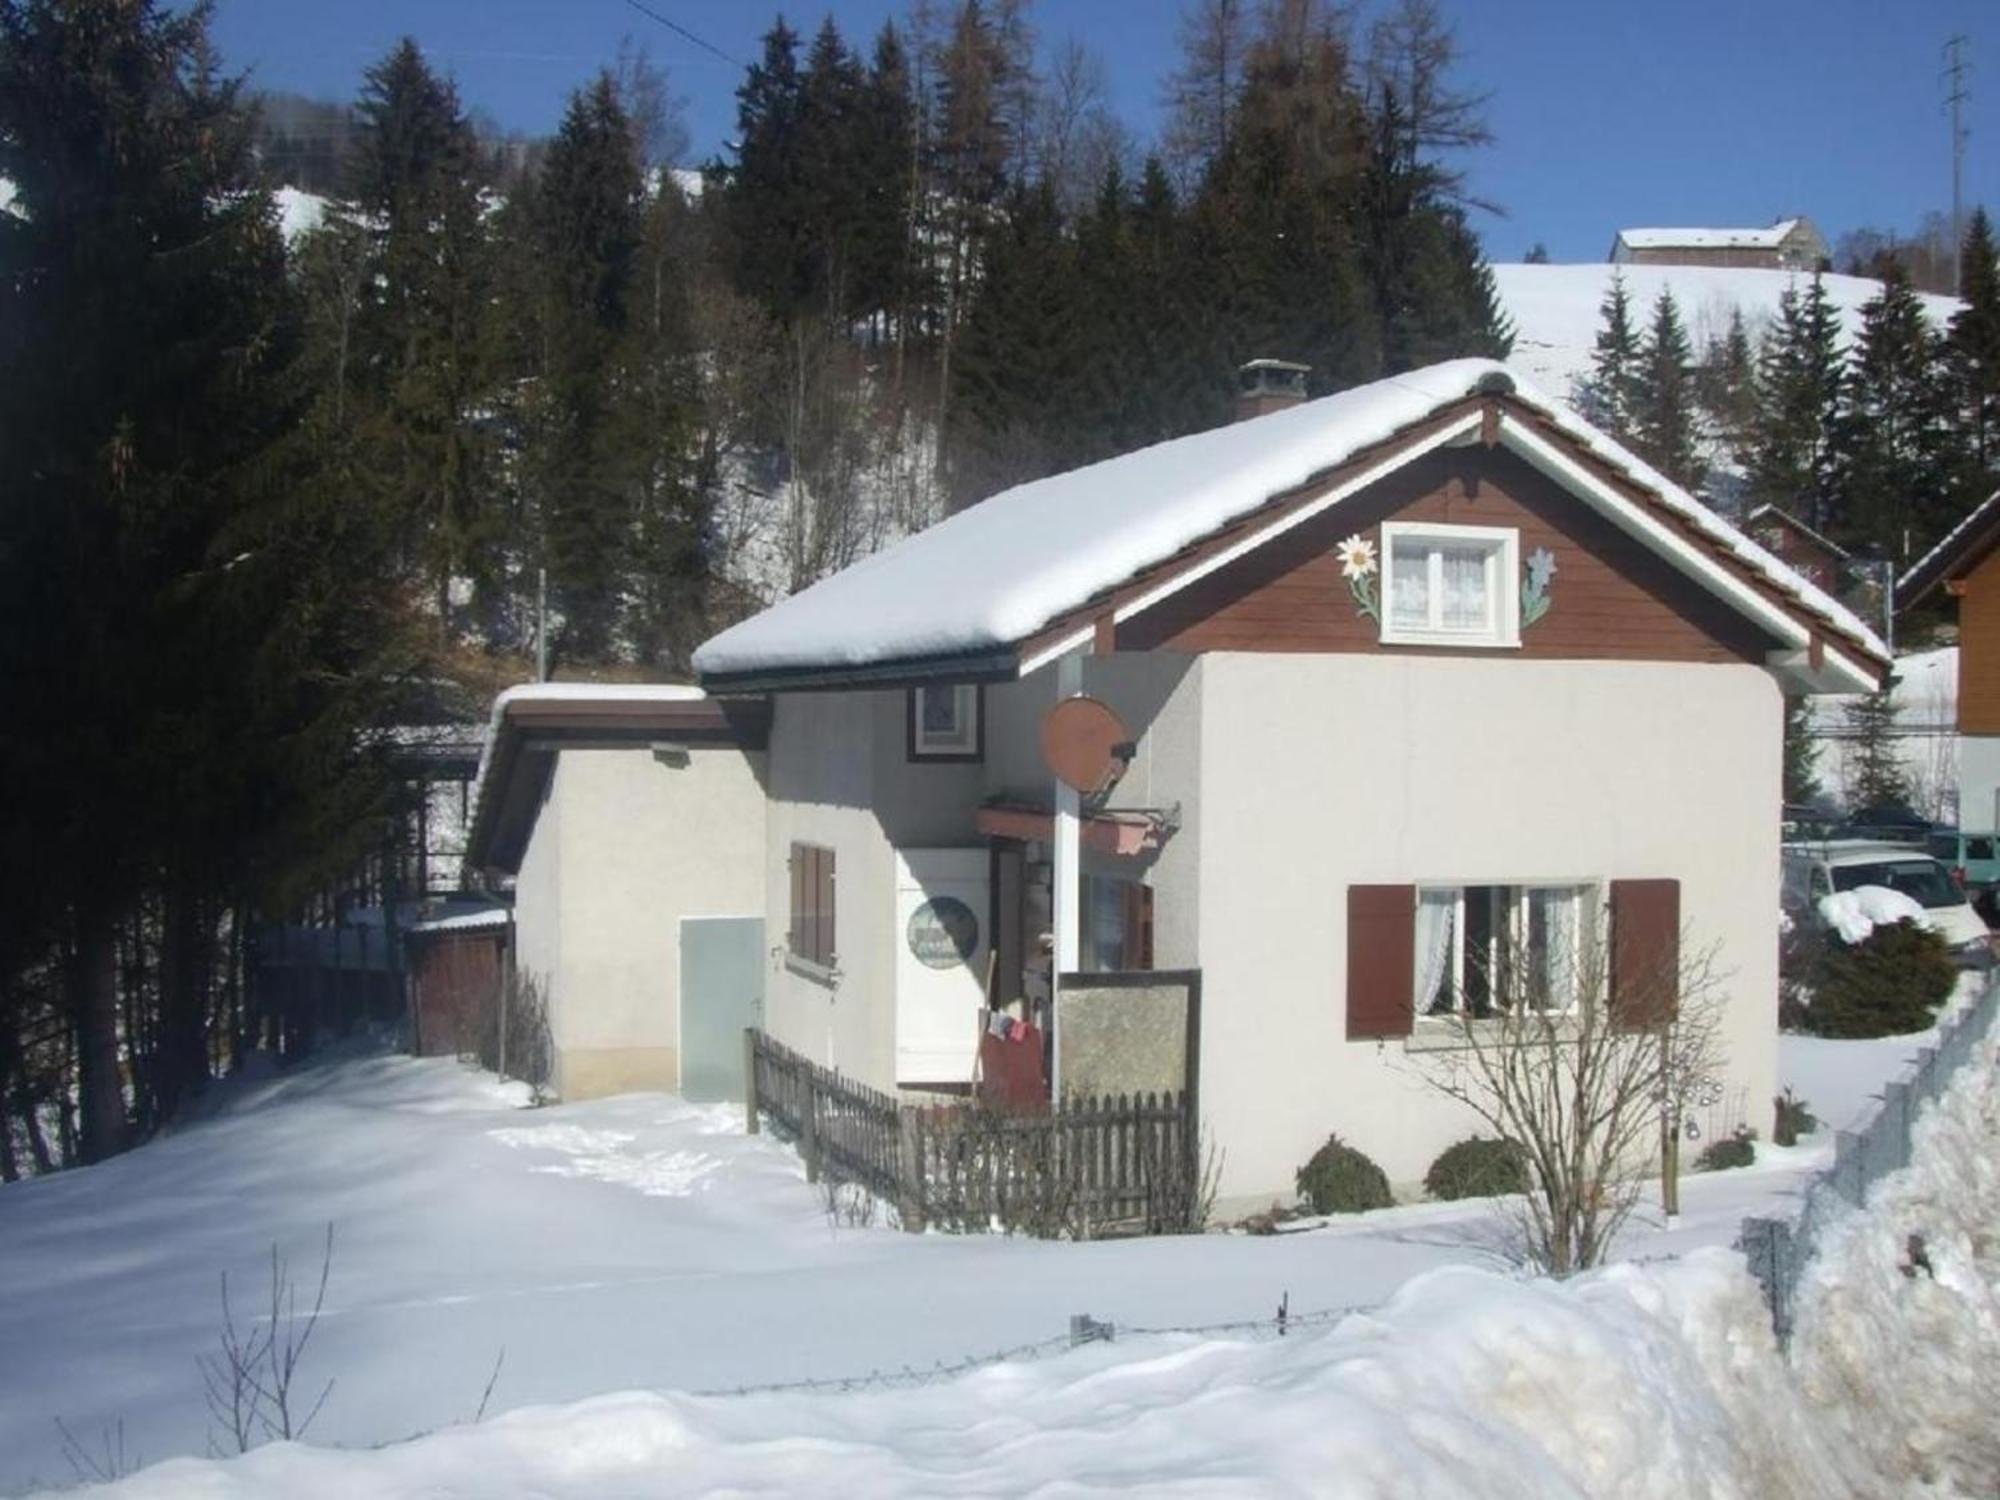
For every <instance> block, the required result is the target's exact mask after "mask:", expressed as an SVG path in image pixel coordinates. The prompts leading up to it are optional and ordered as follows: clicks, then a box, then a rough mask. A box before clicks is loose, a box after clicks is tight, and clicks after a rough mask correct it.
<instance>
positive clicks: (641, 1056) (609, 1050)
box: [466, 682, 770, 1099]
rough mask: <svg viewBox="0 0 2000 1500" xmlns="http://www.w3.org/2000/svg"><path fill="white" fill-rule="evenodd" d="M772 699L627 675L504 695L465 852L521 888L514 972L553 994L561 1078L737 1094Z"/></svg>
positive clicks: (756, 962)
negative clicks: (626, 679)
mask: <svg viewBox="0 0 2000 1500" xmlns="http://www.w3.org/2000/svg"><path fill="white" fill-rule="evenodd" d="M769 720H770V708H769V705H768V704H767V703H765V702H764V701H762V700H761V699H749V700H742V701H733V702H727V703H719V702H715V701H713V700H711V699H709V698H708V697H706V696H705V695H704V694H703V693H702V692H701V690H700V689H698V688H692V687H673V686H659V685H650V684H619V683H603V684H598V683H565V682H551V683H538V684H533V685H530V686H526V687H515V688H509V689H508V690H507V691H506V692H504V693H502V694H501V695H500V696H499V698H498V699H497V700H496V701H495V703H494V706H493V720H492V725H491V727H490V729H489V731H488V736H487V744H486V753H485V755H484V757H483V759H482V760H481V762H480V768H479V778H478V782H477V787H476V791H475V802H474V808H473V821H472V830H471V833H470V835H469V837H468V839H467V853H466V866H467V868H468V869H469V870H472V871H476V872H478V874H479V876H480V878H481V879H482V880H483V882H484V883H485V884H486V885H487V886H488V887H489V888H494V889H499V888H504V887H508V886H511V888H512V892H513V897H514V909H513V924H512V945H511V952H510V956H509V966H510V969H511V978H512V981H513V982H515V983H527V984H529V985H531V986H532V987H533V988H534V990H535V991H536V992H537V993H538V994H539V996H540V998H541V1001H542V1003H543V1004H544V1005H545V1006H546V1007H547V1016H548V1032H549V1041H550V1043H551V1045H552V1048H553V1058H552V1064H553V1067H552V1073H551V1077H550V1079H549V1084H550V1086H551V1088H552V1089H553V1091H554V1092H555V1093H556V1094H557V1095H559V1096H560V1097H562V1098H565V1099H587V1098H592V1097H595V1096H597V1095H601V1094H613V1093H620V1092H624V1091H627V1090H631V1089H668V1090H680V1091H681V1092H683V1093H685V1094H687V1095H689V1096H690V1097H692V1098H725V1097H729V1096H731V1095H736V1094H739V1091H740V1081H741V1076H742V1058H743V1047H742V1038H743V1028H744V1027H746V1026H752V1025H755V1024H756V1022H757V1016H758V1005H759V1003H760V1002H761V999H762V986H763V970H764V955H765V944H764V909H765V890H764V860H765V851H764V845H765V827H764V819H765V807H766V795H765V786H764V745H765V738H766V734H767V730H768V725H769Z"/></svg>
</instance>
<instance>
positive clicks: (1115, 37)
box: [215, 0, 2000, 260]
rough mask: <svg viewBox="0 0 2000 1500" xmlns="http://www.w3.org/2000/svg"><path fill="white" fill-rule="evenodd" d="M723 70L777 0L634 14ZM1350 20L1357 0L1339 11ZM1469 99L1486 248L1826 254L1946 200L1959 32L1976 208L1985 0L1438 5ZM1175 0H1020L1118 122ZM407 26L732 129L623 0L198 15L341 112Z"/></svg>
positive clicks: (493, 78)
mask: <svg viewBox="0 0 2000 1500" xmlns="http://www.w3.org/2000/svg"><path fill="white" fill-rule="evenodd" d="M644 3H645V4H646V5H647V6H649V7H650V8H651V9H653V10H656V11H658V12H659V13H660V14H662V15H665V16H668V17H671V18H672V19H673V20H675V21H678V22H680V23H681V24H682V25H684V26H685V27H687V28H688V29H689V30H691V31H693V32H694V33H696V34H697V35H698V36H700V37H702V38H704V39H705V40H707V41H708V42H711V43H712V44H714V46H716V47H717V48H719V49H720V50H721V51H723V52H725V53H727V54H729V55H730V56H732V57H734V58H737V59H740V60H748V59H749V58H751V57H754V56H755V55H756V52H757V48H758V38H759V36H760V35H761V34H762V33H763V32H764V31H765V30H766V29H767V28H768V27H769V25H770V22H771V18H772V16H773V15H774V14H776V12H777V9H778V7H776V6H774V5H770V4H764V3H757V0H644ZM905 8H906V7H905V5H904V4H903V3H902V0H832V3H830V4H829V3H824V0H823V3H820V4H816V5H812V6H809V7H799V6H794V7H787V8H786V15H787V18H788V19H789V20H790V21H791V23H792V24H793V26H794V27H796V28H798V29H800V30H803V31H805V32H808V33H810V32H811V31H812V30H813V29H814V28H816V27H817V26H818V24H819V22H820V19H821V17H822V16H824V15H825V14H826V13H827V12H828V11H831V12H832V13H833V14H834V16H835V17H836V18H837V19H838V21H839V23H840V26H841V29H842V30H843V31H844V32H845V33H846V34H847V35H848V37H849V39H850V40H853V41H860V42H866V41H867V40H869V39H871V38H872V37H873V35H874V33H875V32H876V30H877V29H878V28H879V27H880V26H881V24H882V22H883V21H884V20H885V19H886V18H888V17H890V16H892V15H895V16H900V15H901V14H902V12H903V11H904V9H905ZM1363 9H1364V11H1365V10H1366V9H1367V6H1366V4H1364V6H1363ZM1444 9H1445V11H1446V13H1447V14H1448V15H1449V16H1450V17H1451V18H1452V20H1453V21H1454V23H1455V24H1456V26H1457V27H1458V31H1459V37H1460V41H1461V43H1462V45H1463V47H1464V50H1465V54H1466V60H1465V64H1464V67H1463V70H1462V77H1463V80H1464V81H1465V82H1466V83H1467V84H1468V85H1471V86H1473V87H1477V88H1482V89H1486V90H1490V91H1491V93H1492V101H1491V106H1490V118H1491V122H1492V125H1493V129H1494V132H1495V135H1496V137H1497V141H1496V144H1495V145H1494V146H1492V147H1491V148H1489V149H1487V150H1485V151H1482V152H1479V153H1477V154H1476V155H1475V156H1474V157H1473V158H1472V160H1470V161H1469V162H1468V163H1466V166H1467V168H1468V172H1469V178H1470V184H1471V187H1472V189H1473V191H1474V192H1475V193H1477V194H1479V195H1480V196H1482V197H1484V198H1488V199H1491V200H1493V201H1495V202H1497V203H1498V204H1500V205H1501V206H1503V207H1504V208H1505V209H1506V210H1507V213H1506V216H1505V217H1504V218H1496V217H1492V216H1487V215H1482V216H1481V217H1480V221H1479V228H1480V231H1481V233H1482V235H1483V236H1484V238H1485V241H1486V245H1487V249H1488V253H1489V254H1490V255H1491V256H1493V258H1495V259H1497V260H1511V259H1518V258H1519V257H1520V255H1521V254H1522V253H1523V252H1524V251H1525V250H1526V249H1527V248H1528V246H1530V245H1531V244H1533V243H1534V242H1535V241H1537V240H1540V241H1543V242H1545V243H1546V244H1547V245H1548V247H1549V250H1550V252H1551V253H1552V254H1553V256H1554V257H1555V258H1556V259H1557V260H1596V259H1601V258H1602V257H1603V255H1604V254H1605V251H1606V249H1607V247H1608V246H1609V244H1610V240H1611V236H1612V233H1613V232H1614V230H1616V229H1617V228H1618V227H1619V226H1620V225H1641V224H1720V223H1731V224H1739V223H1742V224H1760V223H1767V222H1769V221H1770V220H1772V219H1773V218H1776V217H1778V216H1780V215H1782V214H1789V213H1800V212H1802V213H1806V214H1810V215H1811V216H1812V217H1813V218H1814V219H1815V220H1817V221H1818V223H1819V224H1820V227H1821V228H1822V229H1824V230H1825V231H1826V232H1827V234H1828V236H1829V238H1837V237H1838V235H1839V234H1840V233H1841V232H1843V231H1845V230H1847V229H1851V228H1855V227H1857V226H1861V225H1875V226H1880V227H1885V228H1894V229H1908V228H1910V227H1913V226H1914V224H1915V222H1916V220H1917V218H1918V216H1919V215H1920V214H1922V213H1923V212H1924V211H1925V210H1927V209H1940V210H1942V209H1947V208H1948V207H1949V205H1950V195H1951V175H1950V158H1949V142H1948V129H1947V125H1946V122H1945V118H1944V115H1943V114H1942V112H1941V109H1940V100H1941V98H1942V95H1943V88H1942V85H1941V83H1940V80H1939V72H1940V69H1941V68H1942V66H1943V59H1942V55H1941V54H1942V46H1943V43H1944V40H1945V38H1946V37H1948V36H1950V35H1951V34H1953V33H1954V32H1960V33H1963V34H1965V35H1966V36H1967V37H1968V38H1969V39H1970V44H1969V48H1968V52H1967V56H1968V57H1969V59H1970V61H1971V64H1972V72H1971V74H1970V77H1969V80H1968V82H1969V85H1970V88H1971V91H1972V99H1971V102H1970V104H1969V106H1968V110H1967V115H1966V119H1967V122H1968V123H1969V124H1970V126H1971V127H1972V137H1971V140H1970V143H1969V145H1968V148H1967V152H1966V163H1965V198H1966V202H1967V203H1968V205H1969V204H1971V203H1976V202H1981V201H1983V202H1986V203H1988V204H1989V205H2000V24H1996V23H2000V5H1995V4H1994V3H1993V0H1872V3H1870V0H1678V3H1674V0H1650V3H1638V0H1444ZM1179 11H1180V5H1179V4H1178V3H1177V0H1123V3H1120V0H1037V3H1036V4H1035V5H1034V8H1033V16H1034V20H1035V22H1036V25H1037V28H1038V30H1039V32H1040V34H1041V35H1042V37H1043V38H1044V40H1045V42H1053V41H1057V40H1060V39H1061V38H1063V37H1064V36H1068V35H1074V36H1075V37H1077V38H1078V39H1079V40H1081V41H1082V42H1083V43H1084V44H1085V45H1087V46H1089V47H1091V48H1092V49H1094V50H1095V51H1097V52H1098V53H1099V54H1100V55H1101V56H1102V57H1103V58H1104V60H1105V62H1106V65H1107V67H1108V69H1109V72H1110V76H1111V84H1112V90H1113V95H1114V103H1115V105H1116V108H1117V110H1118V112H1119V113H1120V114H1121V115H1123V117H1124V118H1125V119H1126V120H1127V121H1128V123H1130V124H1131V125H1133V126H1134V127H1135V128H1136V129H1137V130H1139V131H1140V132H1141V133H1149V132H1150V131H1151V130H1152V129H1153V128H1154V127H1155V126H1156V124H1157V120H1158V113H1159V99H1160V89H1161V80H1163V79H1164V78H1165V77H1166V75H1167V74H1168V72H1169V71H1171V69H1172V68H1173V66H1174V62H1175V56H1176V48H1175V22H1176V18H1177V16H1178V14H1179ZM405 32H408V33H410V34H412V35H414V36H415V37H416V38H417V39H418V41H419V42H421V43H422V44H423V46H424V48H425V50H426V51H427V52H428V53H429V54H430V55H431V56H432V58H433V59H434V60H435V61H436V62H438V63H439V64H440V65H442V66H443V67H444V68H445V69H446V70H447V71H449V72H450V73H451V74H452V75H453V76H455V77H456V78H457V80H458V83H459V88H460V92H461V93H462V95H463V96H464V98H465V100H466V101H467V103H468V104H470V105H476V106H479V107H481V108H483V109H485V110H486V111H488V112H489V113H491V114H492V115H493V116H495V117H496V118H497V119H499V120H500V122H501V123H502V124H503V125H506V126H510V127H514V128H518V129H522V130H528V131H534V132H541V131H546V130H548V129H550V128H551V127H552V126H553V124H554V122H555V121H556V119H557V117H558V116H559V114H560V113H561V110H562V105H563V100H564V97H565V95H566V94H567V92H568V91H569V90H570V89H571V88H573V87H574V86H575V85H576V84H577V83H579V82H580V81H582V80H583V79H585V78H587V77H588V76H589V74H590V73H591V72H592V71H593V70H594V69H595V68H596V67H598V66H599V65H600V64H602V63H605V62H607V61H609V60H610V59H612V58H613V57H614V56H615V55H616V52H617V49H618V44H619V40H620V38H621V37H624V36H628V35H629V36H631V37H633V38H634V39H636V40H638V41H642V42H644V43H646V44H647V45H648V46H649V47H650V48H651V50H652V53H653V56H654V59H655V60H656V61H657V62H660V63H662V64H664V65H665V66H666V67H667V69H668V71H669V72H670V74H671V75H672V77H673V79H674V84H675V88H676V90H677V91H678V92H679V93H680V94H682V95H683V96H685V98H686V100H687V106H688V107H687V115H688V123H689V125H690V127H691V130H692V133H693V138H694V154H695V156H696V157H697V158H700V157H702V156H705V155H707V154H709V153H711V152H713V151H715V150H717V149H718V148H719V147H720V145H721V142H722V141H723V140H724V138H725V137H726V135H727V132H728V131H729V129H730V126H731V124H732V122H733V120H734V112H735V89H736V85H737V83H738V82H739V81H740V79H741V76H742V70H741V68H739V67H736V66H733V65H731V64H728V63H724V62H722V61H721V60H719V59H718V58H716V57H714V56H712V55H710V54H709V53H707V52H704V51H703V50H701V49H700V48H698V47H696V46H695V45H693V44H692V43H690V42H688V41H685V40H684V39H682V38H681V37H679V36H677V35H675V34H674V33H673V32H672V31H670V30H669V29H668V28H666V27H664V26H662V25H660V24H659V23H658V22H656V21H653V20H651V19H649V18H647V17H646V16H644V15H642V14H641V13H640V12H639V11H638V10H637V9H635V8H633V6H632V5H631V4H630V3H628V0H220V4H219V7H218V12H217V17H216V23H215V35H216V40H217V41H218V42H219V43H220V45H221V48H222V51H223V55H224V58H225V59H226V61H227V62H228V63H229V64H230V65H232V66H234V67H238V68H244V67H247V68H249V69H251V70H252V72H253V75H254V77H255V78H256V80H257V81H258V82H260V83H261V84H263V85H265V86H268V87H273V88H288V89H297V90H300V91H303V92H307V93H313V94H323V95H331V96H336V97H346V96H350V95H351V94H352V93H353V91H354V89H355V86H356V84H357V82H358V80H359V78H360V74H361V70H362V69H363V68H364V67H365V66H367V64H368V63H369V62H371V61H373V60H374V59H375V58H377V57H379V56H380V55H381V54H382V53H383V52H385V51H387V50H388V48H389V47H390V46H391V45H392V44H393V43H394V41H395V40H396V38H397V37H398V36H400V35H402V34H403V33H405Z"/></svg>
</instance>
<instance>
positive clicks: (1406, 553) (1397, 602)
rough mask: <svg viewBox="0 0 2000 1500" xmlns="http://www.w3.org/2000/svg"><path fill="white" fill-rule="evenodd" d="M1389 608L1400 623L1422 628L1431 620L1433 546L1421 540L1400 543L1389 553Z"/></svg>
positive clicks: (1391, 614) (1395, 619)
mask: <svg viewBox="0 0 2000 1500" xmlns="http://www.w3.org/2000/svg"><path fill="white" fill-rule="evenodd" d="M1389 609H1390V617H1391V618H1392V619H1393V620H1394V621H1395V623H1396V624H1398V625H1407V626H1410V627H1413V628H1415V629H1422V628H1423V627H1424V626H1426V625H1428V624H1430V622H1431V559H1430V549H1429V548H1427V547H1425V546H1423V545H1422V544H1421V543H1418V542H1410V543H1407V544H1399V545H1398V546H1397V547H1396V548H1395V550H1394V551H1393V552H1391V553H1390V555H1389Z"/></svg>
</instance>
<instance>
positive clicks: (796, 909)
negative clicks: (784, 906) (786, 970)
mask: <svg viewBox="0 0 2000 1500" xmlns="http://www.w3.org/2000/svg"><path fill="white" fill-rule="evenodd" d="M790 863H791V875H792V929H791V936H790V937H789V938H788V939H787V940H786V942H787V946H788V947H790V949H791V950H792V956H793V957H794V958H804V957H805V956H806V889H807V887H806V846H805V845H804V844H800V843H796V842H795V843H793V845H792V858H791V861H790Z"/></svg>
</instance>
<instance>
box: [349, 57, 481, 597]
mask: <svg viewBox="0 0 2000 1500" xmlns="http://www.w3.org/2000/svg"><path fill="white" fill-rule="evenodd" d="M355 113H356V116H357V129H356V132H355V136H354V150H353V155H352V158H351V160H350V164H349V168H348V188H347V201H348V204H349V205H350V206H351V213H350V214H349V215H348V216H346V217H341V216H336V218H335V220H334V222H333V223H332V224H331V225H330V226H329V228H328V229H327V231H326V233H328V234H332V235H347V234H358V236H359V239H360V258H359V262H358V265H357V266H356V271H357V273H358V274H357V275H356V276H355V277H354V278H353V280H352V281H351V282H350V283H348V286H349V288H350V289H351V292H352V294H353V296H354V299H355V306H354V310H353V318H352V325H351V328H350V329H348V330H346V331H345V334H344V345H343V349H342V358H341V359H340V361H339V368H338V370H337V371H336V372H335V378H337V379H339V380H341V381H342V382H343V384H344V385H345V386H348V387H351V388H352V400H351V401H347V402H344V403H343V410H344V412H345V413H346V415H347V416H348V418H349V419H350V420H351V421H352V423H353V429H352V430H353V432H354V435H355V438H356V440H357V442H359V443H360V444H361V445H362V447H363V448H364V449H365V450H366V453H367V455H368V458H367V463H366V473H367V476H368V480H369V485H368V492H369V493H372V494H374V495H376V496H378V497H379V503H381V504H383V505H385V506H386V507H387V508H388V510H389V512H390V514H391V516H392V517H393V523H394V525H395V526H396V527H397V530H398V533H399V535H400V536H401V538H402V541H403V547H404V551H405V554H406V556H407V557H408V559H409V564H408V566H409V570H410V572H411V573H412V575H413V576H418V577H422V578H424V579H426V580H427V581H428V582H429V584H430V587H431V590H432V593H433V595H434V598H435V601H436V602H435V608H436V611H437V616H438V626H439V629H440V630H441V631H443V630H445V629H446V627H447V626H448V624H449V620H450V583H451V580H452V578H453V577H454V575H457V574H460V573H465V574H469V575H471V576H472V577H473V579H474V580H475V581H476V582H477V583H478V584H479V585H480V586H481V588H482V589H483V590H490V589H491V588H492V587H493V586H494V585H495V584H496V583H497V581H498V566H497V559H495V558H493V557H491V556H489V555H488V551H489V549H490V548H491V547H492V546H493V544H494V543H495V541H496V540H497V538H496V535H495V528H496V525H497V519H496V518H494V517H492V516H490V515H488V514H486V513H485V510H484V505H483V502H484V499H485V497H486V495H487V494H488V493H489V491H490V489H491V475H490V463H491V455H490V453H489V452H488V450H487V445H486V443H485V441H484V439H483V438H482V436H481V433H480V429H479V428H478V426H477V425H476V424H475V422H474V420H473V411H474V408H475V406H476V405H477V401H478V398H479V396H480V394H481V393H483V391H484V389H485V388H486V384H487V381H488V380H489V378H490V354H491V349H490V345H489V340H488V333H489V329H488V324H487V316H488V308H489V306H490V303H491V296H492V289H491V280H492V278H491V274H490V273H491V266H490V260H489V255H490V251H489V246H488V243H487V238H486V229H485V219H484V215H483V213H482V211H481V203H480V195H481V191H482V188H483V185H484V184H483V173H482V171H481V166H480V161H479V151H478V145H477V143H476V141H475V140H474V138H473V133H472V127H471V125H470V124H469V123H468V122H467V120H466V117H465V114H464V112H463V110H462V109H461V108H460V106H459V102H458V96H457V94H456V92H455V91H454V90H453V88H452V86H451V84H450V83H449V82H447V81H445V80H444V79H441V78H439V77H438V76H437V75H436V74H435V73H434V72H432V70H431V68H430V66H429V64H427V63H426V62H425V61H424V57H423V54H422V53H421V52H420V51H419V50H418V48H417V45H416V43H415V42H414V41H412V40H411V39H410V38H408V37H405V38H404V39H403V40H402V41H401V42H400V43H398V44H397V46H396V48H395V50H394V51H392V52H391V53H390V54H389V55H388V56H387V57H386V58H384V59H383V60H382V61H381V62H379V63H377V64H376V65H375V66H374V67H372V68H370V69H369V70H368V71H367V74H366V75H365V79H364V83H363V87H362V92H361V98H360V101H359V102H358V104H357V106H356V110H355ZM331 253H335V254H337V253H339V252H338V251H337V250H336V251H332V252H331ZM322 284H323V283H322Z"/></svg>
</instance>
